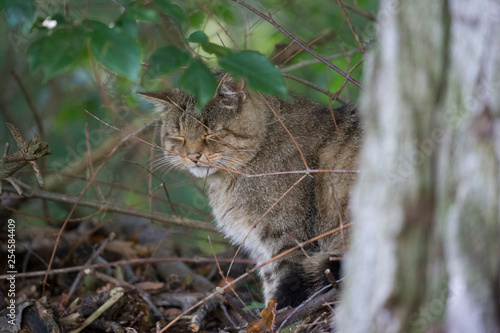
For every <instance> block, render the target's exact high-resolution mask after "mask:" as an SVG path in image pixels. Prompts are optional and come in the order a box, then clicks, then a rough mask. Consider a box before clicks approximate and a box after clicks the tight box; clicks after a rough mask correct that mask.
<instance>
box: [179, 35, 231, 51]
mask: <svg viewBox="0 0 500 333" xmlns="http://www.w3.org/2000/svg"><path fill="white" fill-rule="evenodd" d="M188 41H190V42H191V43H198V44H201V47H202V49H203V50H204V51H205V52H207V53H211V54H215V55H216V56H218V57H223V56H227V55H228V54H230V53H232V52H233V50H231V49H228V48H227V47H224V46H221V45H217V44H214V43H210V40H209V39H208V36H207V35H206V34H205V33H204V32H203V31H201V30H198V31H195V32H193V33H192V34H191V35H189V37H188Z"/></svg>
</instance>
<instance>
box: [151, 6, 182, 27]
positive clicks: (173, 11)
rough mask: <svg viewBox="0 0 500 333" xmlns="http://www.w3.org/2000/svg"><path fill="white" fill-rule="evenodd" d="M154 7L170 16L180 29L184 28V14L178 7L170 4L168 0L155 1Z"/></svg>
mask: <svg viewBox="0 0 500 333" xmlns="http://www.w3.org/2000/svg"><path fill="white" fill-rule="evenodd" d="M155 6H156V7H158V9H159V10H161V11H162V12H164V13H165V14H167V15H168V16H170V17H171V18H172V19H173V20H174V21H175V22H176V23H177V24H178V25H179V26H180V27H181V29H185V28H186V23H187V18H186V14H184V12H183V11H182V8H181V7H179V5H176V4H174V3H172V2H170V0H155Z"/></svg>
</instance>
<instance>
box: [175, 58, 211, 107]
mask: <svg viewBox="0 0 500 333" xmlns="http://www.w3.org/2000/svg"><path fill="white" fill-rule="evenodd" d="M181 87H182V88H183V89H184V90H186V91H189V92H190V93H191V94H193V95H194V96H195V97H196V99H197V101H198V105H199V106H200V107H201V106H203V105H205V104H206V103H207V102H208V101H209V100H211V99H212V97H214V94H215V90H216V89H217V80H216V79H215V77H214V74H213V73H212V71H211V70H210V69H209V68H208V67H207V65H205V64H204V63H203V62H202V61H200V60H193V61H191V64H190V65H189V67H188V68H187V69H186V72H185V73H184V75H183V76H182V77H181Z"/></svg>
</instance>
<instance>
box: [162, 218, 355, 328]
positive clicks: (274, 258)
mask: <svg viewBox="0 0 500 333" xmlns="http://www.w3.org/2000/svg"><path fill="white" fill-rule="evenodd" d="M349 226H351V223H348V224H346V225H345V226H344V228H347V227H349ZM340 229H341V228H335V229H332V230H330V231H327V232H325V233H323V234H321V235H318V236H316V237H313V238H311V239H309V240H307V241H305V242H303V243H301V244H299V245H297V246H294V247H292V248H290V249H288V250H286V251H284V252H281V253H280V254H278V255H276V256H274V257H273V258H271V259H269V260H268V261H266V262H264V263H262V264H260V265H257V266H255V267H254V268H252V269H251V270H249V271H248V272H246V273H244V274H242V275H240V276H239V277H237V278H236V279H234V281H233V282H232V283H236V282H238V281H240V280H242V279H244V278H246V277H247V276H249V275H250V274H252V273H253V272H255V271H256V270H258V269H260V268H262V267H264V266H266V265H268V264H269V263H271V262H273V261H275V260H277V259H280V258H282V257H283V256H286V255H287V254H289V253H291V252H293V251H295V250H297V249H298V248H300V247H303V246H304V245H307V244H309V243H312V242H315V241H317V240H318V239H320V238H323V237H326V236H328V235H331V234H334V233H336V232H338V231H339V230H340ZM227 288H229V285H226V286H224V287H221V289H223V290H225V289H227ZM219 293H220V291H216V292H213V293H211V294H210V295H208V296H206V297H205V298H203V299H202V300H200V301H199V302H198V303H196V304H194V305H193V306H191V307H190V308H189V309H187V310H185V311H184V312H183V313H181V314H179V315H178V316H177V317H175V318H174V319H173V320H172V321H171V322H170V323H168V325H167V326H165V327H163V328H162V329H161V330H160V331H158V333H162V332H165V331H166V330H167V329H168V328H170V327H172V325H174V324H175V323H176V322H178V321H179V320H180V319H181V318H182V317H183V316H185V315H187V314H188V313H190V312H191V311H193V310H194V309H196V308H197V307H198V306H200V305H202V304H203V302H205V301H206V300H207V299H209V298H211V297H214V296H215V295H217V294H219Z"/></svg>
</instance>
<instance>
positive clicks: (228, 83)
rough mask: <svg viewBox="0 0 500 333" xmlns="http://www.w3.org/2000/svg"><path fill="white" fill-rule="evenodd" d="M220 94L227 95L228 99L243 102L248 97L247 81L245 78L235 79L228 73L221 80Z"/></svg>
mask: <svg viewBox="0 0 500 333" xmlns="http://www.w3.org/2000/svg"><path fill="white" fill-rule="evenodd" d="M218 94H219V95H220V96H222V97H227V99H228V100H234V99H237V100H238V101H240V102H243V101H245V99H246V97H247V90H246V84H245V81H244V80H243V79H233V78H232V77H230V76H229V75H227V74H226V75H224V76H223V77H222V79H221V81H220V84H219V91H218Z"/></svg>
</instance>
